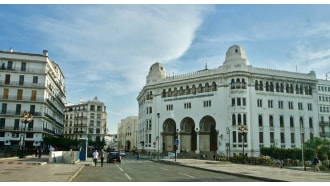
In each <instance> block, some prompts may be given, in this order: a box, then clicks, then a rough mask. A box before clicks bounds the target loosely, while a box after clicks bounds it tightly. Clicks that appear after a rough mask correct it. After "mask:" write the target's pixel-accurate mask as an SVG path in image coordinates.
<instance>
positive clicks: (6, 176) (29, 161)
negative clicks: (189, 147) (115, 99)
mask: <svg viewBox="0 0 330 186" xmlns="http://www.w3.org/2000/svg"><path fill="white" fill-rule="evenodd" d="M153 161H157V160H153ZM159 161H160V163H172V164H177V165H180V166H188V167H194V168H198V169H206V170H210V171H214V172H221V173H225V174H232V175H239V176H246V177H252V178H258V179H261V180H264V181H268V182H271V181H277V182H282V181H284V182H329V181H330V172H315V171H312V170H310V169H307V171H304V170H303V168H302V167H300V170H297V168H298V169H299V167H284V168H279V167H267V166H259V165H244V164H233V163H230V162H225V161H212V160H198V159H176V161H175V160H174V159H161V160H159ZM47 162H48V156H42V157H41V158H40V159H38V158H35V157H33V156H27V157H26V158H24V159H18V158H7V159H5V158H1V159H0V181H1V182H71V181H72V180H73V178H74V177H75V176H77V175H78V174H79V172H80V171H81V170H82V169H83V168H84V167H85V166H90V165H93V163H92V159H91V158H88V159H87V160H86V161H79V162H78V163H76V164H62V163H47Z"/></svg>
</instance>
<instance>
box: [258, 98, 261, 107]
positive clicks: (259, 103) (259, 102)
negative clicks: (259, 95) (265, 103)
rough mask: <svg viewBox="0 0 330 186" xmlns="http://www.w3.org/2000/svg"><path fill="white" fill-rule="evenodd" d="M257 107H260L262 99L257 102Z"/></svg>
mask: <svg viewBox="0 0 330 186" xmlns="http://www.w3.org/2000/svg"><path fill="white" fill-rule="evenodd" d="M257 106H258V107H262V99H258V100H257Z"/></svg>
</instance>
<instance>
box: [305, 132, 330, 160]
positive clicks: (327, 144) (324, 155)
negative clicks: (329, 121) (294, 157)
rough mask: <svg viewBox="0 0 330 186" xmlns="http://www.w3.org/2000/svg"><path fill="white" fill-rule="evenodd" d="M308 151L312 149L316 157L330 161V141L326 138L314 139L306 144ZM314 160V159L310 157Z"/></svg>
mask: <svg viewBox="0 0 330 186" xmlns="http://www.w3.org/2000/svg"><path fill="white" fill-rule="evenodd" d="M304 146H305V148H306V149H311V150H312V151H313V152H314V153H313V156H314V155H318V156H319V158H321V159H323V160H324V159H326V160H328V159H329V148H330V141H329V140H327V139H325V138H319V137H314V138H313V139H310V140H308V141H307V142H305V144H304ZM309 158H310V159H313V157H309Z"/></svg>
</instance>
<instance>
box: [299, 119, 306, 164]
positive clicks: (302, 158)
mask: <svg viewBox="0 0 330 186" xmlns="http://www.w3.org/2000/svg"><path fill="white" fill-rule="evenodd" d="M303 129H304V126H303V124H302V123H301V124H300V133H301V134H300V141H301V161H302V166H303V169H304V170H306V167H305V161H304V131H303Z"/></svg>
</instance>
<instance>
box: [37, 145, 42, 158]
mask: <svg viewBox="0 0 330 186" xmlns="http://www.w3.org/2000/svg"><path fill="white" fill-rule="evenodd" d="M41 153H42V149H41V148H40V147H38V158H39V159H40V158H41Z"/></svg>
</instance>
